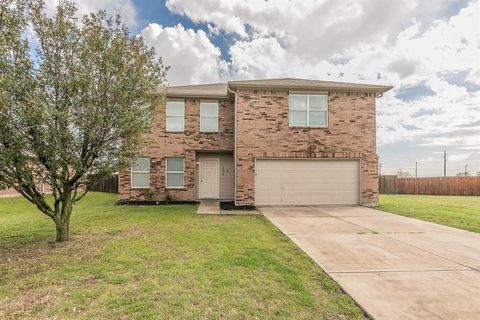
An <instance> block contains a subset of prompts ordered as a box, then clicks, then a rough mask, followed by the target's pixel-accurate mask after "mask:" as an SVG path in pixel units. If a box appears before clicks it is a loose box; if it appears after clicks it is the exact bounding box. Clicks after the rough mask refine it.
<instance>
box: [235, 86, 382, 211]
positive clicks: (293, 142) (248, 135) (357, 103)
mask: <svg viewBox="0 0 480 320" xmlns="http://www.w3.org/2000/svg"><path fill="white" fill-rule="evenodd" d="M237 99H238V100H237V119H236V124H237V141H236V144H237V146H236V152H237V172H236V178H237V195H236V201H237V204H253V203H254V200H255V194H254V177H255V176H254V172H255V158H262V157H281V158H358V159H360V162H361V203H362V204H364V205H374V204H376V203H377V201H378V172H377V162H378V158H377V154H376V130H375V96H374V94H368V93H335V92H331V93H330V94H329V125H328V128H299V127H297V128H292V127H289V124H288V91H272V90H238V98H237Z"/></svg>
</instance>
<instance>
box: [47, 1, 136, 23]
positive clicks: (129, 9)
mask: <svg viewBox="0 0 480 320" xmlns="http://www.w3.org/2000/svg"><path fill="white" fill-rule="evenodd" d="M74 2H75V4H76V5H77V7H78V14H79V15H80V16H83V15H85V14H88V13H91V12H97V11H99V10H106V11H107V12H108V13H109V14H120V15H121V16H122V19H123V21H124V22H125V24H126V25H128V26H129V27H133V26H135V24H136V21H137V11H136V9H135V6H134V5H133V4H132V2H131V1H130V0H74ZM58 3H59V0H46V2H45V9H46V11H47V12H48V13H49V14H53V13H55V10H56V7H57V5H58Z"/></svg>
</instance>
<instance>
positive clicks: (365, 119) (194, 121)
mask: <svg viewBox="0 0 480 320" xmlns="http://www.w3.org/2000/svg"><path fill="white" fill-rule="evenodd" d="M389 89H391V87H389V86H380V85H365V84H354V83H341V82H330V81H318V80H304V79H290V78H285V79H267V80H251V81H229V82H228V83H219V84H206V85H189V86H174V87H167V88H164V89H163V90H162V93H164V94H165V95H166V99H165V102H164V103H162V105H161V106H160V108H158V110H159V111H158V113H157V114H156V115H155V117H154V119H153V123H152V130H151V132H150V133H149V134H146V135H145V141H144V144H143V145H142V147H141V157H140V158H139V159H138V160H137V161H136V162H135V164H134V165H133V166H132V168H131V170H125V171H123V172H121V173H120V190H119V200H120V201H122V202H124V201H134V200H135V201H137V200H157V201H158V200H163V199H165V197H166V196H167V194H168V195H169V197H171V198H172V199H174V200H201V199H219V200H234V201H235V203H236V204H239V205H241V204H255V205H322V204H348V205H355V204H361V205H375V204H376V203H377V200H378V172H377V163H378V157H377V154H376V123H375V100H376V98H377V97H379V96H381V95H382V94H383V93H384V92H386V91H387V90H389Z"/></svg>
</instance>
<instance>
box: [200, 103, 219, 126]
mask: <svg viewBox="0 0 480 320" xmlns="http://www.w3.org/2000/svg"><path fill="white" fill-rule="evenodd" d="M200 132H218V101H200Z"/></svg>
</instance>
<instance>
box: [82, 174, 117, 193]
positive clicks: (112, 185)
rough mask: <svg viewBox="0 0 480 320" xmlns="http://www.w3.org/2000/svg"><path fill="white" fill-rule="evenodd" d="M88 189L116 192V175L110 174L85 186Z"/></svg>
mask: <svg viewBox="0 0 480 320" xmlns="http://www.w3.org/2000/svg"><path fill="white" fill-rule="evenodd" d="M87 189H88V190H89V191H97V192H110V193H118V175H117V174H115V175H112V176H110V177H108V178H106V179H104V180H102V181H100V182H97V183H94V184H91V185H88V186H87Z"/></svg>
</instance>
